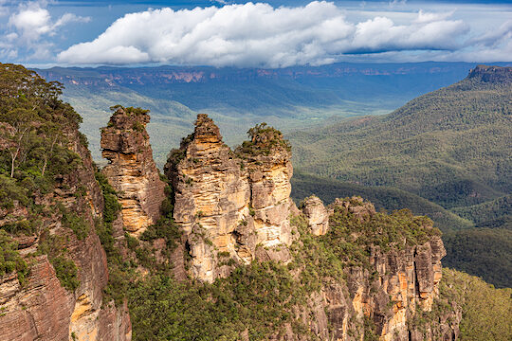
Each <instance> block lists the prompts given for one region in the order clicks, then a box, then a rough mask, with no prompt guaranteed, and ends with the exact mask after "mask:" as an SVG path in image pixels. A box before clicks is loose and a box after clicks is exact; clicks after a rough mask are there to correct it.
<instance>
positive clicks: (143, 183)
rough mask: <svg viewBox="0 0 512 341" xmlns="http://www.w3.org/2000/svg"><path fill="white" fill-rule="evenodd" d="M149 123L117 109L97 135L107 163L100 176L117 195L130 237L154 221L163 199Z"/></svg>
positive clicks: (142, 114)
mask: <svg viewBox="0 0 512 341" xmlns="http://www.w3.org/2000/svg"><path fill="white" fill-rule="evenodd" d="M149 119H150V117H149V115H148V114H147V113H146V112H145V111H142V110H140V109H133V108H127V109H124V108H118V109H117V111H116V112H115V113H114V114H113V115H112V117H111V118H110V121H109V124H108V126H107V127H105V128H103V129H102V131H101V148H102V149H103V157H104V158H106V159H108V160H109V164H108V165H107V166H106V167H105V168H104V169H103V170H102V172H103V174H105V176H106V177H107V179H108V181H109V183H110V184H111V185H112V187H114V189H115V190H116V191H117V193H118V200H119V203H120V204H121V206H122V217H123V218H122V219H123V225H124V228H125V229H126V230H127V231H128V232H129V233H130V234H132V235H133V236H138V235H140V234H141V233H143V232H144V231H145V230H146V228H147V227H148V226H149V225H151V224H153V223H155V222H156V221H157V220H158V218H159V216H160V205H161V203H162V201H163V199H164V198H165V195H164V187H165V184H164V183H163V182H162V181H161V180H160V176H159V174H158V169H157V168H156V165H155V162H154V160H153V152H152V149H151V146H150V144H149V135H148V133H147V132H146V124H147V123H149Z"/></svg>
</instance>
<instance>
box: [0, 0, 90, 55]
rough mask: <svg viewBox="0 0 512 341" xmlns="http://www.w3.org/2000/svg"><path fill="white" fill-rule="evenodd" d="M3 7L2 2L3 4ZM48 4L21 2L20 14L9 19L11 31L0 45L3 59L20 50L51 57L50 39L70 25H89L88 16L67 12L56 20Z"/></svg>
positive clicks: (1, 40)
mask: <svg viewBox="0 0 512 341" xmlns="http://www.w3.org/2000/svg"><path fill="white" fill-rule="evenodd" d="M0 4H1V3H0ZM47 5H48V1H46V0H40V1H33V2H29V3H22V4H20V5H19V6H18V8H17V11H16V12H14V13H12V14H11V15H10V17H9V21H8V27H9V28H10V29H11V31H10V32H4V35H3V37H2V38H0V42H1V43H2V47H3V48H2V50H1V51H0V57H12V56H17V55H18V51H19V50H20V49H21V50H25V51H28V52H29V53H31V54H32V55H33V56H37V58H39V59H41V58H51V57H52V53H51V49H52V47H53V44H52V43H51V42H49V41H48V40H47V38H48V37H52V36H54V35H55V34H56V33H57V31H58V29H59V28H60V27H62V26H64V25H67V24H69V23H71V22H88V21H89V20H90V18H89V17H79V16H76V15H74V14H71V13H65V14H64V15H63V16H61V17H60V18H58V19H57V20H53V19H52V16H51V14H50V12H49V11H48V9H47V8H46V7H47Z"/></svg>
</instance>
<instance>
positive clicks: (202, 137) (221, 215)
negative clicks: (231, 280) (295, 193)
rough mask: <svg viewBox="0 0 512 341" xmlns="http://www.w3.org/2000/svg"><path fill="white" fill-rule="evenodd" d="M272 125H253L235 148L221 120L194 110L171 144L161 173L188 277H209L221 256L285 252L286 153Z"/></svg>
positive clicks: (221, 268)
mask: <svg viewBox="0 0 512 341" xmlns="http://www.w3.org/2000/svg"><path fill="white" fill-rule="evenodd" d="M282 143H284V142H283V140H282V135H281V134H280V133H279V132H278V131H276V130H274V129H273V128H267V127H264V126H262V127H259V128H258V130H254V131H252V140H251V141H250V142H247V143H246V147H247V148H246V149H244V150H240V151H239V150H237V151H235V152H233V151H232V150H231V149H230V148H229V147H228V146H227V145H226V144H224V143H223V142H222V136H221V135H220V132H219V128H218V127H217V126H216V125H215V124H214V123H213V121H212V120H211V119H210V118H208V117H207V116H206V115H204V114H199V115H198V117H197V121H196V127H195V130H194V133H193V134H191V135H189V136H188V137H187V138H185V139H183V141H182V143H181V146H180V148H179V149H176V150H173V151H171V153H170V155H169V160H168V162H167V164H166V166H165V174H166V175H167V177H168V178H169V179H171V182H172V184H173V188H174V220H175V222H176V223H177V224H178V225H179V226H180V227H181V229H182V231H183V233H184V236H185V239H186V248H187V249H188V250H189V252H190V256H191V261H190V263H191V264H190V265H191V266H190V272H191V274H192V276H193V277H195V278H198V279H201V280H204V281H207V282H213V281H214V280H215V278H217V277H219V276H225V275H227V274H228V273H229V268H230V267H229V266H227V265H222V259H220V258H223V257H224V258H228V259H229V258H232V259H234V260H236V261H237V262H239V263H249V262H250V261H252V260H254V259H256V257H257V253H258V252H257V248H261V252H260V254H261V255H262V257H270V258H272V259H281V260H284V261H286V260H288V258H289V255H287V253H286V249H285V248H284V249H283V250H279V251H278V250H277V248H278V247H279V246H281V245H284V246H287V245H289V244H290V243H291V235H290V222H289V215H290V207H291V206H292V205H294V204H293V202H292V201H291V199H290V197H289V195H290V191H291V185H290V178H291V176H292V166H291V162H290V158H291V153H290V150H289V148H288V147H287V146H285V147H283V146H282V145H281V144H282Z"/></svg>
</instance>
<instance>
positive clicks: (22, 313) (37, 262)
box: [0, 129, 131, 341]
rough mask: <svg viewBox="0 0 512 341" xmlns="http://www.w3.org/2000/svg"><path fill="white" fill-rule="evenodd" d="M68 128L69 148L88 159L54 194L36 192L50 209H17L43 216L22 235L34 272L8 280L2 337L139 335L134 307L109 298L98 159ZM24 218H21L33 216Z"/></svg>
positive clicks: (1, 283) (0, 283)
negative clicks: (100, 232)
mask: <svg viewBox="0 0 512 341" xmlns="http://www.w3.org/2000/svg"><path fill="white" fill-rule="evenodd" d="M64 133H65V134H66V136H67V139H68V141H69V143H68V145H67V146H65V147H66V148H69V150H71V151H73V152H74V153H76V157H77V159H76V160H80V163H79V164H77V167H76V168H75V169H73V170H71V171H70V172H69V173H68V174H59V175H57V176H56V184H55V187H54V189H53V191H52V192H49V193H46V194H43V193H39V194H38V195H36V197H35V205H37V207H39V208H40V209H41V210H43V213H42V214H41V215H40V216H39V217H37V218H35V217H34V216H31V213H29V211H27V210H26V209H25V210H15V211H13V212H12V213H15V214H16V212H17V211H19V212H22V213H23V215H24V217H23V218H28V219H27V220H28V221H31V220H32V219H36V220H34V223H35V224H37V225H36V226H37V227H36V229H35V230H34V231H33V234H31V235H29V236H24V235H23V234H21V235H18V236H16V237H15V238H14V239H15V240H16V241H17V244H18V248H19V252H20V254H22V255H24V256H25V257H26V259H27V260H26V263H27V264H28V275H23V273H20V272H18V273H13V274H10V275H8V276H2V277H0V297H1V299H0V309H1V311H2V313H1V314H0V330H1V331H2V332H1V333H0V340H10V341H12V340H35V339H38V340H68V339H69V340H71V339H73V340H119V341H120V340H131V323H130V317H129V315H128V310H127V307H126V306H123V305H121V306H118V307H116V306H115V305H114V304H113V302H108V301H107V302H105V300H104V299H105V297H104V293H103V290H104V289H105V287H106V286H107V283H108V279H109V273H108V269H107V260H106V256H105V251H104V250H103V247H102V245H101V243H100V240H99V238H98V236H97V235H96V233H95V232H94V226H95V221H96V220H97V219H101V215H102V212H103V198H102V196H101V190H100V189H99V186H98V184H97V182H96V180H95V178H94V170H93V166H92V160H91V157H90V154H89V152H88V150H87V148H86V147H85V146H83V145H82V144H81V143H80V142H79V141H78V131H77V130H75V129H66V130H65V131H64ZM63 147H64V146H63ZM18 205H20V204H19V203H18ZM25 214H26V215H25ZM23 218H22V217H18V218H17V219H18V221H17V222H18V223H21V222H23V221H27V220H23ZM8 226H9V224H5V225H3V226H2V227H3V228H6V227H7V228H8ZM11 226H12V225H11ZM20 276H23V277H22V278H24V280H23V282H20ZM25 276H26V277H25Z"/></svg>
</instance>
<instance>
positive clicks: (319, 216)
mask: <svg viewBox="0 0 512 341" xmlns="http://www.w3.org/2000/svg"><path fill="white" fill-rule="evenodd" d="M302 205H303V206H302V212H304V215H305V216H306V217H307V218H308V225H309V228H310V229H311V233H312V234H314V235H315V236H322V235H324V234H326V233H327V231H328V230H329V214H328V213H327V210H326V209H325V206H324V204H323V203H322V200H320V198H318V197H317V196H314V195H313V196H310V197H308V198H306V199H304V201H303V202H302Z"/></svg>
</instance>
